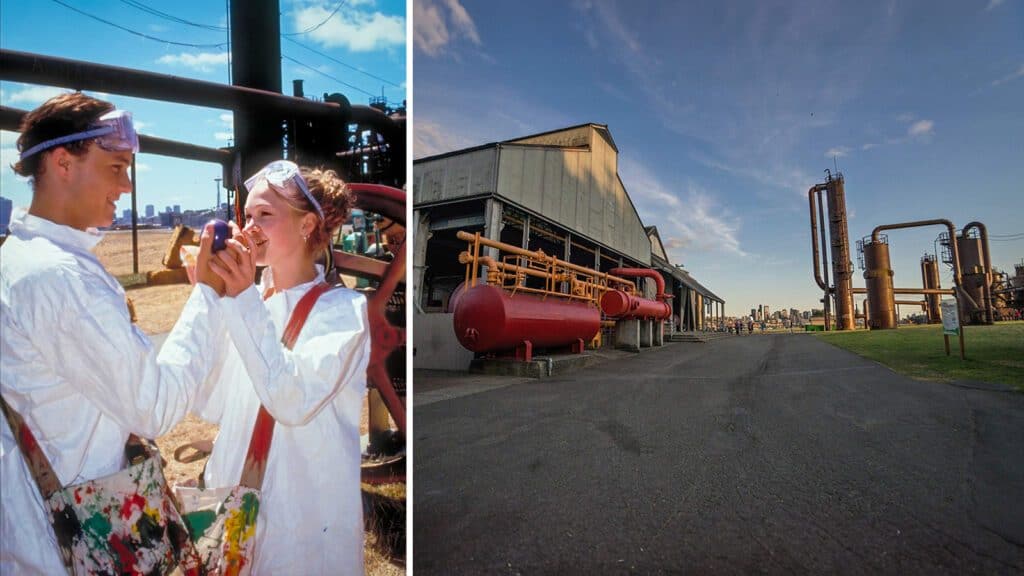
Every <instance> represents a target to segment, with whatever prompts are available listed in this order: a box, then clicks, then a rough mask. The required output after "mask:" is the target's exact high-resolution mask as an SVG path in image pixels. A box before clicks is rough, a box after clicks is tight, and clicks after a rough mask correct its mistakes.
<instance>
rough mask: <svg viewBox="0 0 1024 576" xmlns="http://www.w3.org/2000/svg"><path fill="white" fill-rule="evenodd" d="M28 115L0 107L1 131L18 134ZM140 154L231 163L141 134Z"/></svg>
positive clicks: (223, 155) (215, 153) (210, 151)
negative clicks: (23, 119)
mask: <svg viewBox="0 0 1024 576" xmlns="http://www.w3.org/2000/svg"><path fill="white" fill-rule="evenodd" d="M26 114H28V110H21V109H18V108H11V107H9V106H0V129H3V130H10V131H12V132H18V131H20V130H21V120H22V118H23V117H24V116H25V115H26ZM139 152H141V153H144V154H156V155H158V156H171V157H173V158H182V159H185V160H198V161H200V162H212V163H214V164H220V165H221V166H227V165H230V163H231V153H230V152H228V151H227V150H222V149H220V148H207V147H206V146H196V145H195V144H188V143H186V142H178V141H176V140H167V139H165V138H156V137H153V136H146V135H143V134H139Z"/></svg>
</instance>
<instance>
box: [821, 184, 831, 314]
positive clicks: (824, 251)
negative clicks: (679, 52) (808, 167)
mask: <svg viewBox="0 0 1024 576" xmlns="http://www.w3.org/2000/svg"><path fill="white" fill-rule="evenodd" d="M822 186H826V185H824V184H823V185H822ZM825 189H826V190H827V189H828V188H827V186H826V188H825ZM817 196H818V219H819V226H820V227H821V259H822V262H821V264H822V268H824V270H825V286H826V289H825V297H824V298H822V303H823V304H824V309H825V330H826V331H828V330H830V329H831V328H832V322H831V318H832V293H833V292H834V288H831V287H828V286H829V280H828V264H827V263H826V262H825V260H827V259H828V241H827V240H826V238H827V235H826V232H825V201H824V200H822V195H821V191H819V192H818V193H817Z"/></svg>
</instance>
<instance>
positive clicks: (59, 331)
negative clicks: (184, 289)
mask: <svg viewBox="0 0 1024 576" xmlns="http://www.w3.org/2000/svg"><path fill="white" fill-rule="evenodd" d="M65 279H66V280H67V282H68V283H70V284H71V289H70V290H67V289H66V288H61V287H58V288H56V289H58V290H67V291H66V292H64V294H65V298H66V300H65V301H64V302H65V306H63V307H62V313H61V314H60V316H63V317H62V318H58V320H57V321H56V322H55V323H54V324H53V326H54V329H55V332H56V334H55V336H56V343H57V344H58V347H57V349H56V350H54V352H55V353H56V354H58V355H59V356H60V358H61V367H60V370H61V371H62V372H63V376H64V377H65V378H67V380H68V381H69V382H74V383H75V384H76V386H78V387H80V389H81V390H82V392H83V394H84V395H86V396H87V397H88V398H89V400H90V401H92V402H94V403H95V404H96V406H97V407H98V408H99V409H100V410H101V411H102V412H103V413H104V414H106V415H107V416H109V417H110V418H112V419H114V420H115V421H116V422H117V423H118V424H120V425H121V426H123V427H124V428H126V429H127V430H130V431H132V432H134V433H136V434H139V435H140V436H145V437H147V438H156V437H157V436H160V435H162V434H165V433H166V432H168V431H169V430H170V429H171V428H172V427H174V426H175V425H176V424H177V423H178V422H180V421H181V419H182V418H184V416H185V413H186V412H187V410H188V407H189V399H190V397H191V396H192V395H193V394H194V393H195V391H196V389H197V388H198V387H199V386H200V385H201V384H202V383H203V381H204V379H205V378H206V377H207V376H208V374H209V372H210V370H211V368H212V364H213V359H214V356H215V354H216V346H215V342H214V335H215V334H216V333H217V331H218V328H217V327H218V325H219V323H220V314H219V307H218V306H216V299H217V298H218V296H217V294H216V292H214V291H213V289H212V288H210V287H209V286H206V285H203V284H198V285H197V286H196V287H195V288H193V289H192V293H191V295H190V296H189V298H188V301H187V302H186V303H185V307H184V309H183V310H182V312H181V316H180V317H179V318H178V321H177V323H176V324H175V325H174V329H173V330H172V331H171V333H170V334H169V335H168V337H167V340H166V341H165V342H164V345H163V347H162V348H161V350H160V352H159V354H158V353H157V351H156V349H155V348H154V346H153V343H152V342H151V341H150V340H149V338H148V337H147V336H146V335H145V334H144V333H143V332H142V331H141V330H139V328H138V327H137V326H135V325H134V324H132V323H131V321H130V319H129V317H128V311H127V307H126V306H125V302H124V297H123V295H121V294H119V293H117V292H115V291H113V290H111V289H110V287H109V286H107V285H105V284H103V283H102V280H100V279H98V278H94V277H90V276H79V275H73V276H72V275H65ZM220 330H223V328H220ZM49 347H50V348H51V349H52V348H54V343H53V342H49ZM43 349H46V348H43Z"/></svg>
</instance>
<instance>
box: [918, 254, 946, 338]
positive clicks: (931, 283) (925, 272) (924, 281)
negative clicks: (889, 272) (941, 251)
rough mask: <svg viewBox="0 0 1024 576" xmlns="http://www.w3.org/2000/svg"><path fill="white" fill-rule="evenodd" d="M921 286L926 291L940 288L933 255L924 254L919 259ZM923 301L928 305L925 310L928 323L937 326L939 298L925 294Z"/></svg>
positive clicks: (939, 310)
mask: <svg viewBox="0 0 1024 576" xmlns="http://www.w3.org/2000/svg"><path fill="white" fill-rule="evenodd" d="M921 285H922V286H924V288H925V289H926V290H931V289H935V288H941V287H942V286H940V285H939V261H938V260H937V259H936V258H935V255H934V254H925V255H924V256H922V257H921ZM924 299H925V302H927V303H928V304H927V308H926V310H925V312H926V314H927V315H928V323H929V324H938V323H940V322H942V309H941V307H940V306H939V299H940V296H939V295H938V294H926V295H925V297H924Z"/></svg>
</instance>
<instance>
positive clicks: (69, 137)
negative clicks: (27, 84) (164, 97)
mask: <svg viewBox="0 0 1024 576" xmlns="http://www.w3.org/2000/svg"><path fill="white" fill-rule="evenodd" d="M18 150H19V152H20V160H19V162H18V163H16V164H15V165H14V166H13V168H14V171H15V172H17V173H18V174H20V175H22V176H25V177H28V178H30V181H31V185H32V192H33V193H32V203H31V206H30V207H29V208H28V210H27V211H26V210H24V209H18V210H16V211H15V213H14V215H13V217H12V220H11V224H10V236H9V237H8V238H7V240H6V242H5V243H4V244H3V246H2V247H0V393H2V396H3V398H4V400H5V401H6V402H7V403H8V405H9V406H10V407H11V408H12V409H13V410H15V411H16V412H17V413H19V414H20V415H21V416H22V418H23V419H24V420H25V423H26V424H27V425H28V427H29V428H30V429H31V431H32V433H33V434H34V435H35V438H36V439H37V440H38V443H39V445H40V446H41V448H42V451H43V452H44V453H45V455H46V457H47V458H48V459H49V461H50V462H51V464H52V465H53V468H54V471H55V472H56V474H57V476H58V479H59V481H60V483H61V485H63V486H67V485H69V484H74V483H80V482H84V481H87V480H91V479H94V478H99V477H102V476H106V475H109V474H111V473H114V472H116V471H118V470H120V469H121V468H122V467H123V466H124V465H125V462H124V445H125V440H126V439H127V438H128V436H129V434H131V433H135V434H138V435H139V436H143V437H146V438H155V437H157V436H159V435H161V434H164V433H166V432H167V431H168V430H170V429H171V428H172V427H173V426H174V425H175V424H177V423H178V422H179V421H180V420H181V419H182V418H183V417H184V416H185V413H186V411H187V410H188V407H189V400H190V397H191V396H192V395H193V394H194V393H195V391H196V390H197V389H198V387H199V386H200V385H201V384H202V380H203V379H204V378H205V377H206V376H207V375H208V374H209V373H210V372H211V370H212V368H213V367H212V363H213V358H214V357H215V354H216V350H214V348H215V342H214V337H213V336H214V335H215V334H217V333H218V330H222V328H221V327H220V325H219V322H220V321H221V319H220V317H219V312H218V311H219V307H217V306H211V304H212V303H213V302H214V301H215V299H217V298H218V297H219V296H218V293H217V291H215V290H214V289H212V288H211V287H210V285H208V284H214V285H216V282H217V281H214V280H211V278H210V277H209V276H208V268H207V267H206V266H205V262H200V263H199V266H197V274H199V275H200V282H207V284H203V283H199V284H197V285H196V287H195V288H194V289H193V291H192V293H191V295H190V296H189V299H188V302H187V303H186V304H185V308H184V310H183V311H182V314H181V317H180V318H179V320H178V322H177V324H176V325H175V327H174V329H173V331H172V332H171V333H170V335H169V336H168V338H167V340H166V342H165V343H164V345H163V347H162V349H161V350H160V352H159V354H158V353H157V351H156V349H155V348H154V347H153V344H152V343H151V342H150V341H149V339H148V338H147V337H146V336H145V335H144V334H143V333H142V332H141V331H140V330H139V329H138V328H137V327H135V326H134V325H132V323H131V321H130V318H129V313H128V308H127V305H126V301H125V293H124V290H123V289H122V287H121V286H120V284H119V283H118V282H117V280H115V279H114V278H113V277H112V276H111V275H110V274H109V273H108V272H107V271H106V270H105V269H104V268H103V266H102V265H101V264H100V262H99V261H98V260H97V259H96V257H95V255H93V254H92V252H91V250H92V249H93V248H94V247H95V246H96V244H97V243H98V242H99V241H100V239H101V237H102V236H101V234H99V233H98V232H97V231H96V230H95V228H97V227H104V226H109V225H110V224H111V222H112V220H113V218H114V212H115V209H116V202H117V200H118V198H120V197H121V195H122V194H124V193H126V192H129V191H130V190H131V182H130V180H129V177H128V171H129V168H130V166H131V163H132V157H133V155H134V153H135V152H137V151H138V138H137V136H136V134H135V130H134V127H133V126H132V121H131V115H130V114H129V113H127V112H123V111H118V110H115V109H114V107H113V105H111V104H110V103H108V102H104V101H101V100H97V99H95V98H91V97H89V96H86V95H84V94H80V93H73V94H64V95H61V96H57V97H55V98H53V99H51V100H49V101H47V102H46V103H44V104H43V105H42V106H40V107H39V108H37V109H36V110H33V111H32V112H30V113H29V114H27V115H26V116H25V118H24V120H23V121H22V125H21V136H20V138H19V139H18ZM203 241H204V242H209V241H210V239H209V238H208V237H206V238H204V240H203ZM64 571H65V569H64V565H63V563H62V561H61V556H60V552H59V549H58V546H57V542H56V539H55V537H54V534H53V530H52V528H51V526H50V523H49V519H48V516H47V512H46V510H45V509H44V507H43V502H42V499H41V497H40V495H39V490H38V488H37V487H36V484H35V481H34V479H33V477H32V475H31V474H30V472H29V470H28V468H27V466H26V464H25V461H24V457H23V456H22V454H21V451H20V449H19V448H18V445H17V443H16V442H15V440H14V437H13V436H12V434H11V430H10V427H9V425H8V423H7V421H6V419H5V418H3V417H2V415H0V574H61V573H64Z"/></svg>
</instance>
